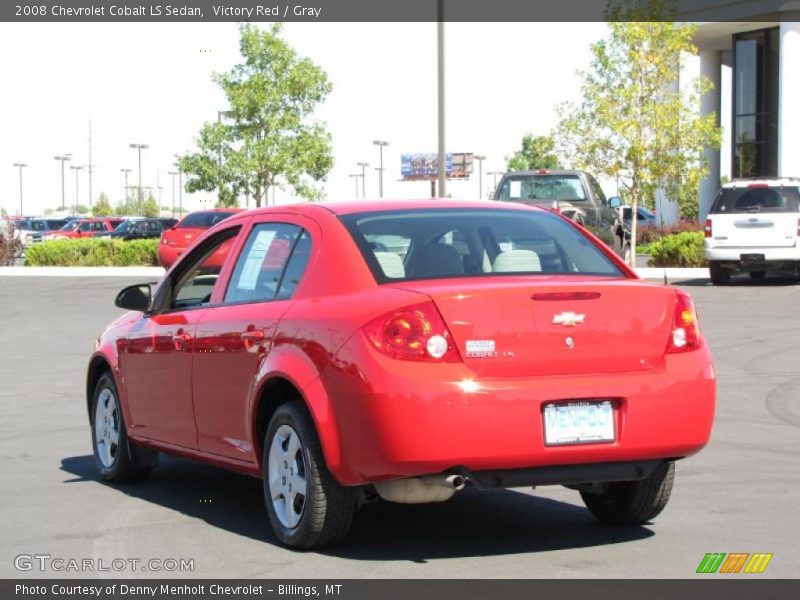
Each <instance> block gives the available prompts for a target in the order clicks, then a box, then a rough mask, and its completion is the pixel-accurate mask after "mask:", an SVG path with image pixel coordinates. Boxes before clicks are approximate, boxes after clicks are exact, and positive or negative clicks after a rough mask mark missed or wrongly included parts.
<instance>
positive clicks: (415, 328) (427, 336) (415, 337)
mask: <svg viewBox="0 0 800 600" xmlns="http://www.w3.org/2000/svg"><path fill="white" fill-rule="evenodd" d="M364 332H365V333H366V335H367V339H369V341H370V343H371V344H372V345H373V346H374V347H375V349H376V350H378V351H379V352H381V353H382V354H385V355H386V356H390V357H392V358H397V359H400V360H417V361H432V362H460V361H461V357H460V356H459V354H458V350H457V349H456V345H455V343H454V342H453V336H452V335H450V332H449V331H448V329H447V325H445V322H444V319H442V316H441V315H440V314H439V311H438V310H437V309H436V306H435V305H434V304H433V302H425V303H422V304H415V305H413V306H407V307H405V308H402V309H400V310H397V311H393V312H391V313H389V314H386V315H383V316H381V317H378V318H377V319H374V320H372V321H370V322H369V323H367V324H366V325H365V326H364Z"/></svg>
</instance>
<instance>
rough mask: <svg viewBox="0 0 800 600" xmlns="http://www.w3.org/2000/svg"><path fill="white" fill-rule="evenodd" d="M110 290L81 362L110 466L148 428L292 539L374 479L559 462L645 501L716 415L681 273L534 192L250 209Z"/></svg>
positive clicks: (420, 482)
mask: <svg viewBox="0 0 800 600" xmlns="http://www.w3.org/2000/svg"><path fill="white" fill-rule="evenodd" d="M220 256H224V259H223V260H221V261H220V260H219V257H220ZM117 305H118V306H120V307H122V308H125V309H128V310H129V311H130V312H127V313H125V314H124V315H123V316H121V317H120V318H119V319H117V320H116V321H115V322H114V323H112V324H111V325H110V326H109V327H108V329H106V331H105V332H104V333H103V334H102V335H101V337H100V338H99V339H98V342H97V347H96V350H95V352H94V354H93V355H92V358H91V361H90V365H89V371H88V380H87V408H88V410H89V415H90V420H91V424H92V428H91V431H92V440H93V445H94V452H95V458H96V462H97V467H98V469H99V470H100V473H101V475H102V477H103V478H104V479H105V480H107V481H111V482H121V481H130V480H138V479H142V478H143V477H144V476H146V475H147V474H148V473H149V471H150V469H151V468H152V467H154V466H155V465H156V462H157V457H158V452H165V453H169V454H173V455H180V456H184V457H189V458H193V459H197V460H200V461H203V462H206V463H209V464H213V465H216V466H220V467H224V468H227V469H232V470H236V471H240V472H244V473H249V474H251V475H255V476H258V477H262V478H263V482H264V493H265V497H266V506H267V512H268V514H269V519H270V522H271V524H272V527H273V528H274V530H275V533H276V535H277V536H278V537H279V538H280V540H281V541H282V542H284V543H285V544H287V545H289V546H294V547H298V548H314V547H320V546H323V545H326V544H331V543H333V542H336V541H338V540H340V539H342V538H343V537H344V536H345V535H346V533H347V531H348V528H349V527H350V523H351V521H352V518H353V513H354V512H355V508H356V506H357V504H358V503H359V502H360V501H363V500H365V499H374V498H377V497H381V498H384V499H386V500H390V501H395V502H436V501H442V500H446V499H448V498H449V497H451V496H452V495H453V494H454V493H455V492H456V491H457V490H459V489H461V488H462V487H463V486H464V485H473V486H475V487H477V488H494V487H509V486H520V485H545V484H563V485H566V486H569V487H571V488H574V489H577V490H578V491H580V493H581V496H582V497H583V500H584V502H585V503H586V506H587V507H588V508H589V510H590V511H591V512H592V513H593V514H594V515H595V516H596V517H598V518H599V519H601V520H603V521H612V522H625V523H641V522H644V521H647V520H649V519H652V518H653V517H655V516H656V515H657V514H658V513H659V512H661V510H662V509H663V508H664V506H665V504H666V503H667V499H668V498H669V495H670V490H671V488H672V482H673V474H674V463H675V461H676V460H677V459H680V458H684V457H687V456H689V455H691V454H694V453H695V452H697V451H698V450H700V449H701V448H702V447H703V446H704V445H705V444H706V442H707V441H708V438H709V435H710V431H711V426H712V420H713V416H714V404H715V389H716V382H715V375H714V369H713V366H712V361H711V355H710V352H709V349H708V346H707V345H706V343H705V342H704V340H703V336H702V334H701V332H700V328H699V326H698V322H697V316H696V314H695V310H694V307H693V305H692V301H691V299H690V298H689V296H688V295H687V294H685V293H684V292H682V291H679V290H676V289H674V288H671V287H667V286H662V285H656V284H651V283H646V282H643V281H641V280H639V279H637V277H636V275H635V274H634V273H633V272H632V271H631V270H630V269H629V268H628V267H626V266H625V264H624V263H622V262H621V261H620V260H619V259H618V258H617V257H616V256H615V255H614V253H613V252H611V250H610V249H608V248H607V247H606V246H604V245H603V244H602V243H601V242H600V241H598V240H597V239H596V238H594V237H593V236H591V234H589V233H587V232H586V231H585V230H583V229H582V228H581V227H580V226H579V225H577V224H575V223H573V222H571V221H569V220H567V219H564V218H562V217H561V216H559V215H557V214H554V213H553V212H550V211H546V210H540V209H536V208H529V207H524V206H516V205H499V204H496V203H488V202H455V201H449V200H433V201H431V200H428V201H406V202H386V203H363V202H362V203H347V204H336V203H332V204H327V205H326V204H305V205H296V206H283V207H272V208H267V209H261V210H257V211H250V212H245V213H241V214H238V215H236V216H233V217H231V218H230V219H227V220H225V221H224V222H222V223H220V224H218V225H217V226H215V227H214V228H212V229H211V230H209V231H208V232H207V233H206V234H204V235H203V236H202V237H201V238H200V239H198V241H197V242H196V243H195V244H194V245H193V247H192V248H190V249H189V250H188V251H187V252H186V253H185V255H184V256H182V257H181V258H180V260H179V261H178V262H177V263H176V264H175V265H174V266H173V267H172V268H171V269H170V271H169V272H168V273H167V275H166V276H165V277H164V278H163V279H162V280H161V282H159V283H158V284H157V285H155V286H153V287H152V288H151V286H147V285H144V286H132V287H129V288H126V289H124V290H123V291H122V292H120V294H119V296H118V297H117ZM487 501H488V500H487Z"/></svg>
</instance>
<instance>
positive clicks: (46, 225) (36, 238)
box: [14, 217, 67, 248]
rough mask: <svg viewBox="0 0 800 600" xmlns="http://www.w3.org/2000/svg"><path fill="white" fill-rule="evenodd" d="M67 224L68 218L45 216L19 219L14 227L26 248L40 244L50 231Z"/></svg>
mask: <svg viewBox="0 0 800 600" xmlns="http://www.w3.org/2000/svg"><path fill="white" fill-rule="evenodd" d="M66 224H67V220H66V219H51V218H47V217H44V218H28V219H19V220H18V221H16V222H15V224H14V227H15V231H16V235H17V239H19V241H20V243H21V244H22V246H23V247H24V248H25V247H28V246H30V245H31V244H38V243H39V242H41V241H42V240H43V239H44V236H46V235H47V234H48V233H51V232H53V231H55V230H57V229H61V228H62V227H64V225H66Z"/></svg>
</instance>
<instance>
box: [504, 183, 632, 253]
mask: <svg viewBox="0 0 800 600" xmlns="http://www.w3.org/2000/svg"><path fill="white" fill-rule="evenodd" d="M494 198H495V200H499V201H501V202H517V203H520V204H527V205H528V206H538V207H540V208H548V209H551V210H555V211H557V212H559V213H561V214H562V215H564V216H566V217H569V218H570V219H572V220H573V221H575V222H577V223H578V224H580V225H582V226H583V227H585V228H586V229H588V230H589V231H591V232H592V233H593V234H594V235H596V236H597V237H599V238H600V239H601V240H603V241H604V242H605V243H606V244H607V245H608V247H609V248H612V249H613V250H614V251H615V252H617V254H619V255H620V256H622V257H623V259H624V260H625V262H630V230H629V229H626V228H625V226H624V224H623V222H622V219H621V218H620V214H619V212H618V210H617V209H618V208H619V206H620V204H621V201H620V199H619V198H618V197H616V196H613V197H611V198H606V195H605V194H604V193H603V188H601V187H600V184H599V183H597V180H596V179H595V178H594V177H593V176H592V175H591V174H590V173H587V172H586V171H573V170H552V169H539V170H537V171H514V172H511V173H506V174H505V175H503V177H502V178H501V179H500V182H499V183H498V184H497V190H496V191H495V193H494Z"/></svg>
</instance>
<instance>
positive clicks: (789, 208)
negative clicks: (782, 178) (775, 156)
mask: <svg viewBox="0 0 800 600" xmlns="http://www.w3.org/2000/svg"><path fill="white" fill-rule="evenodd" d="M798 200H800V195H798V188H796V187H783V186H775V187H767V186H758V187H741V188H722V189H721V190H720V192H719V194H718V195H717V198H716V200H714V204H713V206H712V207H711V214H726V213H760V212H763V213H782V212H798Z"/></svg>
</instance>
